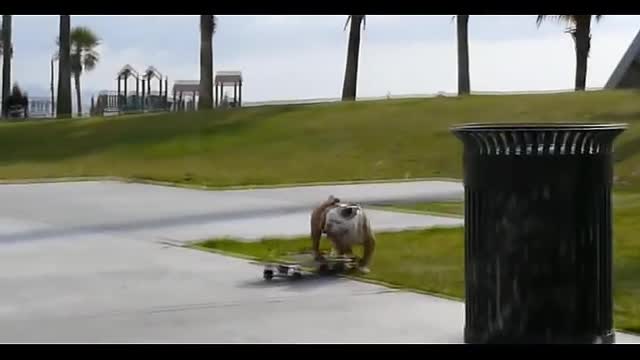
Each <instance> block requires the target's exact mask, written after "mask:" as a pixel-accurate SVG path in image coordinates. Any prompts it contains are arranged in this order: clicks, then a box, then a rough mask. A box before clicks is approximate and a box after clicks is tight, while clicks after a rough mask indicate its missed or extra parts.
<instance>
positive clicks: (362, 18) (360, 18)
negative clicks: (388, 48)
mask: <svg viewBox="0 0 640 360" xmlns="http://www.w3.org/2000/svg"><path fill="white" fill-rule="evenodd" d="M356 16H358V21H361V22H362V30H365V29H366V27H367V15H356ZM353 20H354V19H353V15H349V16H347V21H346V22H345V23H344V29H343V31H346V30H347V26H349V21H353Z"/></svg>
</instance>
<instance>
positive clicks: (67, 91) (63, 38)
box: [56, 15, 71, 118]
mask: <svg viewBox="0 0 640 360" xmlns="http://www.w3.org/2000/svg"><path fill="white" fill-rule="evenodd" d="M70 36H71V16H70V15H60V47H59V59H58V101H57V102H58V103H57V104H56V114H57V117H58V118H66V117H71V37H70Z"/></svg>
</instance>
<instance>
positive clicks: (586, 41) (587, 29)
mask: <svg viewBox="0 0 640 360" xmlns="http://www.w3.org/2000/svg"><path fill="white" fill-rule="evenodd" d="M592 16H595V18H596V21H600V19H601V18H602V15H538V18H537V19H536V24H537V25H538V26H540V24H541V23H542V22H543V21H544V20H545V19H548V18H552V19H555V20H558V21H563V22H566V23H568V25H569V29H568V31H567V32H568V33H570V34H571V36H572V37H573V41H574V43H575V46H576V83H575V89H576V91H584V90H585V88H586V82H587V59H588V58H589V50H590V49H591V17H592Z"/></svg>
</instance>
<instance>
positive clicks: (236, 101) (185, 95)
mask: <svg viewBox="0 0 640 360" xmlns="http://www.w3.org/2000/svg"><path fill="white" fill-rule="evenodd" d="M214 85H215V97H214V106H215V107H219V106H221V105H222V99H223V96H222V94H223V91H224V87H225V86H233V104H232V106H234V107H236V106H237V107H240V106H242V73H241V72H240V71H218V72H217V73H216V76H215V79H214ZM199 97H200V81H198V80H176V81H174V83H173V100H174V104H176V110H178V109H180V107H181V106H182V105H183V99H185V100H186V101H187V103H191V102H193V103H192V105H190V106H193V107H195V106H196V103H197V101H196V100H197V99H198V98H199ZM187 99H189V100H187ZM187 107H189V106H187Z"/></svg>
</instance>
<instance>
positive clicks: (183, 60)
mask: <svg viewBox="0 0 640 360" xmlns="http://www.w3.org/2000/svg"><path fill="white" fill-rule="evenodd" d="M345 20H346V16H333V15H331V16H293V15H285V16H267V15H264V16H261V15H259V16H227V15H221V16H219V23H218V30H217V33H216V35H215V37H214V59H215V60H214V66H215V71H220V70H240V71H242V72H243V76H244V79H245V83H244V93H243V100H245V101H264V100H283V99H305V98H323V97H337V96H340V91H341V88H342V81H343V77H344V67H345V62H346V47H347V36H348V32H347V31H344V30H343V28H344V23H345ZM71 25H72V26H77V25H85V26H89V27H91V28H92V29H93V30H94V31H95V32H96V33H97V34H98V35H99V37H100V38H101V39H102V45H101V46H100V48H99V51H100V54H101V60H100V64H99V65H98V67H97V68H96V69H95V70H94V71H92V72H90V73H87V74H86V75H84V76H83V79H82V81H83V90H85V95H90V94H91V93H94V92H97V91H100V90H115V89H116V81H115V74H116V73H117V71H118V70H119V69H120V68H122V66H124V65H125V64H131V65H132V66H133V67H134V68H136V69H138V70H139V71H144V69H145V68H146V67H147V66H149V65H153V66H155V67H156V68H157V69H158V70H159V71H161V72H162V73H164V74H165V75H167V76H169V82H170V86H171V82H172V81H173V80H176V79H178V80H197V79H198V78H199V73H198V72H199V70H198V69H199V46H200V37H199V20H198V17H197V16H72V17H71ZM639 29H640V16H638V15H621V16H618V15H611V16H605V17H604V18H603V19H602V20H601V21H600V23H598V24H594V26H593V28H592V34H593V38H592V46H591V49H592V50H591V57H590V59H589V73H588V77H587V86H588V87H601V86H604V84H605V82H606V81H607V79H608V77H609V76H610V75H611V72H612V71H613V69H614V67H615V66H616V64H617V63H618V61H619V60H620V57H621V56H622V55H623V53H624V51H625V50H626V49H627V47H628V46H629V44H630V42H631V41H632V40H633V38H634V36H635V35H636V33H637V32H638V30H639ZM564 31H565V25H564V24H561V23H556V22H547V23H544V24H543V25H542V26H540V28H538V27H537V26H536V22H535V15H519V16H504V15H501V16H480V15H478V16H471V18H470V21H469V35H470V67H471V87H472V90H474V91H524V90H552V89H569V88H572V87H573V82H574V71H575V70H574V69H575V53H574V48H573V42H572V40H571V38H570V36H569V35H568V34H565V33H564ZM57 34H58V17H57V16H18V15H16V16H14V20H13V40H14V61H13V64H14V65H13V80H14V81H17V82H18V83H19V84H20V85H21V86H23V87H25V88H26V89H27V90H28V91H29V92H30V94H31V95H32V96H43V95H44V96H47V95H48V87H49V78H50V74H49V66H50V65H49V60H50V58H51V54H53V53H54V51H55V39H56V37H57ZM455 39H456V34H455V22H453V21H452V17H451V16H448V15H432V16H413V15H412V16H396V15H394V16H373V15H371V16H368V17H367V23H366V29H365V30H364V32H363V36H362V43H361V53H360V54H361V57H360V75H359V81H358V95H359V96H365V97H366V96H384V95H387V94H389V93H390V94H393V95H402V94H426V93H436V92H439V91H445V92H455V91H456V87H457V77H456V67H457V63H456V40H455ZM156 86H157V85H156ZM130 88H131V87H130Z"/></svg>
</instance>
